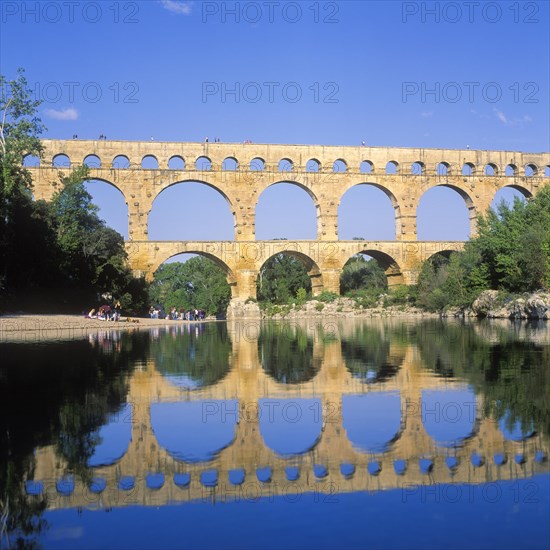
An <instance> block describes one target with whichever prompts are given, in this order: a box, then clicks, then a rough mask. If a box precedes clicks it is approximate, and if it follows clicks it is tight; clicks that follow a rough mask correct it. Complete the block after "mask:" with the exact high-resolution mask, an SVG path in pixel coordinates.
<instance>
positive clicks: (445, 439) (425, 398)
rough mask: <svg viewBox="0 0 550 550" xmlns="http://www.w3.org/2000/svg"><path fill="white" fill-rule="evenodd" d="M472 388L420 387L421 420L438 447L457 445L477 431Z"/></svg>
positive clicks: (475, 405)
mask: <svg viewBox="0 0 550 550" xmlns="http://www.w3.org/2000/svg"><path fill="white" fill-rule="evenodd" d="M476 417H477V404H476V396H475V392H474V391H473V390H471V389H467V390H422V424H423V425H424V429H425V430H426V433H427V434H428V435H429V436H430V437H431V438H432V439H433V440H434V441H435V443H436V444H437V445H438V446H440V447H459V446H461V445H462V444H463V443H464V442H465V441H466V440H467V439H470V438H472V437H474V436H475V435H476V434H477V430H478V428H479V426H478V425H477V423H476Z"/></svg>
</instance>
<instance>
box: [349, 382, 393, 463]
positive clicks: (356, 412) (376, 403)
mask: <svg viewBox="0 0 550 550" xmlns="http://www.w3.org/2000/svg"><path fill="white" fill-rule="evenodd" d="M342 426H343V428H344V430H345V431H346V434H347V438H348V439H349V441H350V442H351V444H352V445H353V447H354V448H355V449H357V450H359V451H362V452H369V453H383V452H385V451H387V450H388V449H389V447H390V446H391V444H392V443H394V442H395V441H396V440H397V439H399V437H400V435H401V432H402V430H403V423H402V421H401V397H400V395H399V392H397V391H395V392H371V393H367V394H357V395H343V396H342Z"/></svg>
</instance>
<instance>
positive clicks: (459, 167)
mask: <svg viewBox="0 0 550 550" xmlns="http://www.w3.org/2000/svg"><path fill="white" fill-rule="evenodd" d="M43 146H44V155H43V158H42V160H39V159H33V158H30V157H27V158H26V159H25V160H24V164H25V165H26V166H27V167H28V168H29V170H30V172H31V174H32V177H33V182H34V196H35V198H36V199H49V198H51V197H52V195H53V194H54V193H55V191H56V190H58V189H59V185H60V183H59V175H60V174H61V175H66V174H68V173H69V171H70V170H71V169H73V168H75V167H76V166H79V165H82V164H86V165H88V166H89V167H90V174H89V179H91V180H92V179H93V180H100V181H103V182H106V183H107V184H109V185H112V186H114V187H115V188H116V189H118V190H119V191H120V192H121V193H122V195H123V197H124V200H125V202H126V204H127V206H128V223H129V231H128V235H129V242H128V245H127V246H128V252H129V259H130V264H131V266H132V268H133V269H134V270H135V271H136V273H137V274H144V275H146V276H147V277H149V278H150V277H152V274H153V273H154V271H155V270H156V269H157V267H158V266H159V265H160V264H161V263H162V262H164V261H165V260H167V259H168V258H170V257H171V256H173V255H175V254H178V253H181V252H194V253H197V254H202V255H205V256H208V257H210V258H211V259H213V260H214V261H216V262H217V263H218V264H219V265H221V266H222V267H223V269H224V270H225V272H226V273H227V277H228V281H229V283H230V284H231V285H232V287H233V297H234V298H241V299H243V298H244V299H246V298H247V297H255V296H256V285H255V281H256V277H257V275H258V273H259V270H260V268H261V266H262V264H263V263H264V262H265V261H266V260H267V259H269V257H270V256H271V255H273V254H276V253H278V252H280V251H282V250H284V251H285V252H287V253H289V254H293V255H295V256H296V257H298V258H300V259H302V260H303V261H304V262H305V265H306V267H307V269H308V271H309V273H310V276H311V277H312V279H313V281H312V283H313V284H312V286H313V293H314V294H317V293H319V292H321V291H322V290H329V291H332V292H336V293H338V292H339V274H340V272H341V269H342V267H343V266H344V264H345V263H346V261H347V260H348V259H349V258H350V257H351V256H353V255H354V254H357V253H359V252H365V253H368V254H369V255H371V256H373V257H374V258H375V259H376V260H377V261H378V262H379V263H380V264H381V266H382V267H383V268H384V269H385V270H386V274H387V275H388V277H389V283H390V284H399V283H404V284H411V283H414V282H415V280H416V276H417V273H418V267H419V265H420V264H421V262H422V261H424V260H426V259H427V258H429V257H430V256H431V255H433V254H435V253H440V252H449V251H453V250H458V249H460V247H461V246H462V243H458V242H454V243H446V242H425V241H424V242H423V241H417V238H416V216H417V214H416V213H417V208H418V205H419V202H420V199H421V198H422V196H423V194H424V193H426V192H427V191H428V190H429V189H431V188H433V187H436V186H443V187H448V188H450V189H452V190H454V191H455V192H457V193H458V194H459V195H460V196H461V197H462V199H463V200H464V202H465V204H466V206H467V208H468V210H469V217H470V226H471V234H475V231H476V216H477V214H478V213H480V212H484V211H485V210H487V208H488V207H489V206H490V204H491V202H492V200H493V198H494V196H495V193H496V192H497V191H498V190H500V189H502V188H504V187H512V188H514V189H516V190H518V191H520V192H521V193H523V195H524V196H526V197H531V196H533V195H535V194H536V193H537V191H538V190H539V189H540V188H541V187H542V186H543V185H545V184H547V183H548V182H550V177H548V176H550V153H524V152H518V151H479V150H470V149H466V150H456V149H415V148H390V147H340V146H313V145H266V144H251V143H247V144H238V143H172V142H152V141H151V142H129V141H107V140H101V141H87V140H70V141H68V140H44V141H43ZM185 182H199V183H203V184H205V185H208V186H209V187H211V188H213V189H215V190H216V191H218V192H219V193H220V194H221V195H222V196H223V197H224V198H225V199H226V201H227V203H228V205H229V208H230V210H231V212H232V214H233V218H234V230H235V240H234V241H231V242H198V243H192V242H168V241H163V242H151V241H149V239H148V218H149V213H150V212H151V209H152V207H153V202H154V201H155V199H156V198H157V197H158V195H159V194H160V193H162V191H164V190H165V189H167V188H168V187H170V186H172V185H175V184H178V183H185ZM283 182H284V183H291V184H294V185H296V186H298V187H300V188H302V189H303V190H305V191H306V192H307V193H308V194H309V196H310V197H311V200H312V201H313V204H314V205H315V208H316V213H317V239H316V240H315V241H300V242H294V243H290V242H285V243H284V244H280V243H277V242H273V241H257V240H256V238H255V213H256V205H257V204H258V200H259V198H260V195H261V194H262V192H263V191H265V190H266V189H267V188H268V187H270V186H271V185H274V184H277V183H283ZM356 185H371V186H374V187H376V188H378V189H380V190H381V191H383V192H384V193H385V194H386V195H387V197H388V198H389V200H390V201H391V203H392V205H393V208H394V211H395V227H396V241H390V242H368V241H359V242H356V241H352V242H350V241H340V240H339V239H338V207H339V205H340V202H341V199H342V197H343V195H344V194H345V193H346V192H347V191H348V190H349V189H351V188H352V187H354V186H356Z"/></svg>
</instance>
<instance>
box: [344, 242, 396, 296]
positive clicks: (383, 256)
mask: <svg viewBox="0 0 550 550" xmlns="http://www.w3.org/2000/svg"><path fill="white" fill-rule="evenodd" d="M357 254H366V255H367V256H370V257H371V258H373V259H374V260H376V261H377V262H378V265H379V266H380V267H381V268H382V269H383V270H384V273H385V274H386V277H387V279H388V287H392V286H397V285H402V284H404V283H405V279H404V278H403V272H402V269H401V266H400V265H399V264H398V263H397V261H396V260H395V258H393V257H392V256H390V255H389V254H387V253H386V252H382V251H380V250H373V249H372V248H369V247H368V246H367V247H365V248H361V249H360V250H357V251H355V252H353V253H352V254H350V255H349V256H347V257H345V258H344V259H343V263H342V269H343V267H344V266H345V265H346V263H347V262H348V261H349V260H350V259H351V258H352V257H353V256H355V255H357Z"/></svg>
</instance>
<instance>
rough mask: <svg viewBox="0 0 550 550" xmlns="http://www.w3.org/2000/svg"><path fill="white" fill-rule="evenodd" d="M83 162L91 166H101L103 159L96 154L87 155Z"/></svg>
mask: <svg viewBox="0 0 550 550" xmlns="http://www.w3.org/2000/svg"><path fill="white" fill-rule="evenodd" d="M82 164H84V165H86V166H88V167H89V168H101V159H100V158H99V157H98V156H97V155H95V154H90V155H86V156H85V157H84V160H83V161H82Z"/></svg>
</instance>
